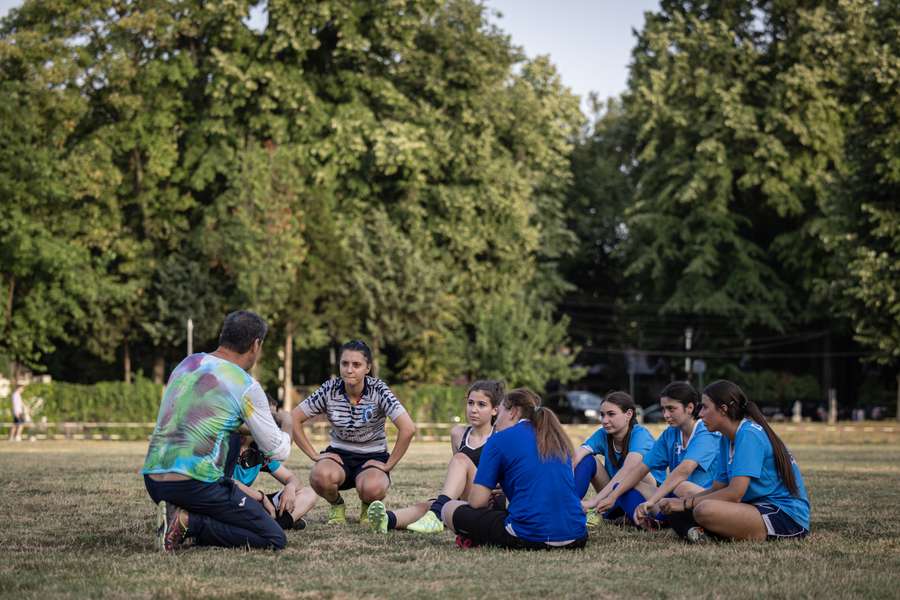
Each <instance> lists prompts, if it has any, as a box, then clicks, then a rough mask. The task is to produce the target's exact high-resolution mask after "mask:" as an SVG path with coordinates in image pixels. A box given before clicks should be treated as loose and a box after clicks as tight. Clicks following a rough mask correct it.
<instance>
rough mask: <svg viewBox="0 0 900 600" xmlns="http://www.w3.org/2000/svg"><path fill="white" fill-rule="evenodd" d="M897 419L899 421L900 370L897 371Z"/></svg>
mask: <svg viewBox="0 0 900 600" xmlns="http://www.w3.org/2000/svg"><path fill="white" fill-rule="evenodd" d="M897 420H898V421H900V371H897Z"/></svg>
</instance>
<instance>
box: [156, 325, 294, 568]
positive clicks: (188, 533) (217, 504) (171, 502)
mask: <svg viewBox="0 0 900 600" xmlns="http://www.w3.org/2000/svg"><path fill="white" fill-rule="evenodd" d="M267 329H268V328H267V326H266V323H265V321H263V320H262V318H261V317H260V316H259V315H257V314H255V313H252V312H250V311H245V310H239V311H236V312H233V313H231V314H230V315H228V316H227V317H225V323H224V324H223V325H222V333H221V335H220V336H219V347H218V348H217V349H216V351H215V352H213V353H211V354H206V353H203V352H201V353H199V354H192V355H191V356H188V357H187V358H185V359H184V360H183V361H181V364H179V365H178V366H177V367H176V368H175V370H174V371H173V372H172V375H171V376H170V377H169V383H168V385H167V386H166V391H165V393H164V394H163V399H162V403H161V404H160V407H159V416H158V417H157V419H156V428H155V429H154V430H153V435H152V436H151V437H150V448H149V450H148V451H147V458H146V460H145V461H144V468H143V470H142V471H141V473H143V475H144V484H145V485H146V486H147V492H149V494H150V497H151V498H152V499H153V501H154V502H156V503H158V505H159V507H158V510H157V526H158V529H157V541H158V543H159V546H160V548H161V549H162V550H165V551H166V552H172V551H174V550H176V549H178V548H180V547H184V546H187V545H189V544H190V543H192V542H193V543H194V544H197V545H200V546H224V547H229V548H235V547H244V548H246V547H250V548H274V549H276V550H280V549H282V548H284V547H285V545H286V544H287V538H286V537H285V535H284V532H283V531H282V528H281V526H279V525H278V523H276V522H275V520H274V519H273V518H272V517H270V516H269V514H268V513H267V512H266V509H265V508H263V506H262V504H260V503H259V502H258V501H257V500H256V498H255V497H254V496H253V495H248V494H246V493H245V492H244V491H243V490H242V489H241V488H240V487H239V486H237V485H235V484H234V482H233V481H232V480H231V479H229V478H226V477H225V463H226V460H227V457H228V454H229V445H230V443H233V440H234V439H236V436H233V435H232V434H233V433H234V432H235V431H237V429H238V428H239V427H240V426H241V425H242V424H246V426H247V428H248V429H249V431H250V433H251V434H252V435H253V439H254V440H256V444H257V446H258V447H259V450H260V451H262V453H263V454H264V455H265V456H266V457H267V458H270V459H274V460H279V461H283V460H285V459H286V458H287V457H288V455H289V454H290V452H291V438H290V435H288V434H287V433H285V432H283V431H281V429H280V428H279V427H278V426H277V425H276V424H275V421H274V420H273V419H272V413H271V412H270V411H269V404H268V402H267V400H266V394H265V392H263V390H262V387H261V386H260V385H259V383H258V382H257V381H256V380H255V379H253V377H251V376H250V375H249V373H248V371H249V370H250V369H251V368H252V367H253V365H254V364H256V361H257V360H258V359H259V357H260V354H262V344H263V340H264V339H265V337H266V331H267Z"/></svg>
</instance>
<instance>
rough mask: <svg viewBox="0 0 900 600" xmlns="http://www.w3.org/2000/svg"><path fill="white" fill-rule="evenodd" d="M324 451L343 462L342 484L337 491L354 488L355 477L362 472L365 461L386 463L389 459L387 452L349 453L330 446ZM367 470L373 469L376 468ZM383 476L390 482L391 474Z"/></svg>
mask: <svg viewBox="0 0 900 600" xmlns="http://www.w3.org/2000/svg"><path fill="white" fill-rule="evenodd" d="M324 451H325V452H331V453H332V454H337V455H338V456H340V457H341V460H342V461H344V464H343V465H341V466H342V467H343V468H344V483H342V484H341V485H340V487H338V489H339V490H349V489H353V488H355V487H356V477H357V476H358V475H359V474H360V473H362V472H363V470H364V469H363V465H364V464H366V461H369V460H377V461H380V462H383V463H386V462H387V461H388V459H389V458H390V457H391V455H390V454H388V453H387V452H371V453H362V452H350V451H349V450H341V449H339V448H332V447H331V446H328V447H327V448H325V450H324ZM335 462H337V461H335ZM369 468H372V469H375V468H377V467H369ZM385 475H387V476H388V481H389V482H390V480H391V474H390V473H385Z"/></svg>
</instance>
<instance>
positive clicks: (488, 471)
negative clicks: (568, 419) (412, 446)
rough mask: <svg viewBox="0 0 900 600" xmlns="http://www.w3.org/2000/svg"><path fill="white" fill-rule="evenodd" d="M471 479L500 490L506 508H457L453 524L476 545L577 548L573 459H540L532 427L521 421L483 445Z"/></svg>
mask: <svg viewBox="0 0 900 600" xmlns="http://www.w3.org/2000/svg"><path fill="white" fill-rule="evenodd" d="M474 483H476V484H478V485H483V486H484V487H486V488H488V489H494V488H495V487H496V486H497V484H498V483H499V484H500V487H502V488H503V492H504V493H505V494H506V497H507V499H508V500H509V510H508V511H499V510H490V509H485V508H480V509H476V508H472V507H470V506H460V507H459V508H458V509H457V510H456V511H455V513H454V515H453V528H454V529H455V530H456V531H457V533H460V534H461V535H464V536H465V537H467V538H469V539H471V540H472V541H473V542H474V543H475V544H485V545H491V546H500V547H504V548H513V549H516V548H522V549H552V548H581V547H584V544H585V541H586V540H587V527H586V526H585V515H584V511H583V510H582V509H581V500H580V498H579V497H578V496H576V495H575V482H574V479H573V476H572V460H571V458H567V459H566V460H565V461H562V460H560V459H558V458H550V459H548V460H546V461H543V460H541V457H540V455H539V454H538V448H537V440H536V438H535V434H534V427H533V426H532V424H531V422H530V421H528V420H522V421H520V422H519V423H517V424H516V425H513V426H512V427H510V428H509V429H505V430H503V431H498V432H496V433H494V434H493V435H492V436H491V437H490V438H488V441H487V442H486V443H485V444H484V446H483V450H482V453H481V460H480V461H479V463H478V471H477V472H476V473H475V480H474Z"/></svg>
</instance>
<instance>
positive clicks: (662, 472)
mask: <svg viewBox="0 0 900 600" xmlns="http://www.w3.org/2000/svg"><path fill="white" fill-rule="evenodd" d="M606 439H607V434H606V430H605V429H603V428H602V427H601V428H600V429H598V430H597V431H595V432H594V433H593V435H591V437H589V438H588V439H586V440H585V441H584V443H583V444H582V446H584V447H585V448H588V449H590V451H591V452H592V453H593V454H602V455H603V466H604V468H605V469H606V474H607V475H609V476H610V478H612V477H613V476H615V474H616V473H618V472H619V469H620V468H621V465H622V463H624V462H625V457H624V456H622V454H621V453H619V452H615V451H614V450H613V449H612V448H611V447H610V445H609V444H607V443H606ZM654 441H655V440H654V439H653V434H652V433H650V432H649V431H648V430H647V428H646V427H644V426H643V425H640V424H638V423H635V425H634V427H632V428H631V439H629V441H628V452H638V453H640V454H641V455H642V456H647V453H648V452H650V450H651V449H652V448H653V442H654ZM613 453H614V454H615V457H616V461H617V462H618V463H619V465H620V466H619V467H616V466H615V465H614V464H613V461H612V458H611V455H612V454H613ZM650 473H651V474H652V475H653V478H654V479H655V480H656V482H657V483H659V482H661V481H663V480H665V478H666V469H665V467H663V468H662V469H651V470H650Z"/></svg>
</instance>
